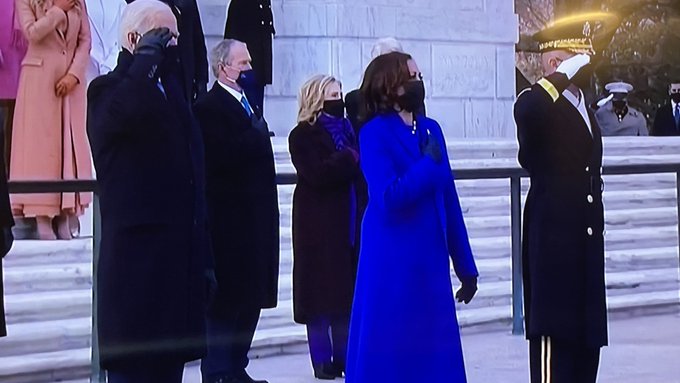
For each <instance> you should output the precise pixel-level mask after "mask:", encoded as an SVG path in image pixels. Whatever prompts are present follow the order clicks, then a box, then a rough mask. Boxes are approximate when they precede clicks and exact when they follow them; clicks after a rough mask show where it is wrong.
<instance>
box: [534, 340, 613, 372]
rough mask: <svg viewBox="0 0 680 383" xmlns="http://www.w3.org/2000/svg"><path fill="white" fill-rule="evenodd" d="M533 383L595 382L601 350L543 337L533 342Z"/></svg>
mask: <svg viewBox="0 0 680 383" xmlns="http://www.w3.org/2000/svg"><path fill="white" fill-rule="evenodd" d="M529 365H530V371H531V383H595V382H596V381H597V369H598V367H599V365H600V349H599V348H587V347H578V346H574V345H572V344H569V343H564V342H558V341H554V340H553V339H552V338H551V337H541V338H538V339H532V340H530V341H529Z"/></svg>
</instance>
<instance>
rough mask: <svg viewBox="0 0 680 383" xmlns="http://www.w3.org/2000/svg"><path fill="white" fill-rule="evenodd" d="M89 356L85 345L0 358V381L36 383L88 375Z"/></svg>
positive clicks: (7, 382) (6, 382) (4, 382)
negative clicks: (76, 347)
mask: <svg viewBox="0 0 680 383" xmlns="http://www.w3.org/2000/svg"><path fill="white" fill-rule="evenodd" d="M90 355H91V350H90V348H89V347H87V348H78V349H72V350H61V351H53V352H42V353H36V354H31V355H15V356H8V357H0V382H3V383H39V382H55V381H61V380H65V379H78V378H84V377H87V376H89V374H90Z"/></svg>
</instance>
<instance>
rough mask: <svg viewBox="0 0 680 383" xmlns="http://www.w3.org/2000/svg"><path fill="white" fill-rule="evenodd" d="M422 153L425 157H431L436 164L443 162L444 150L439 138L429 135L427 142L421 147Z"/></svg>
mask: <svg viewBox="0 0 680 383" xmlns="http://www.w3.org/2000/svg"><path fill="white" fill-rule="evenodd" d="M420 150H421V152H422V153H423V155H424V156H427V157H430V158H431V159H432V161H434V162H435V163H439V162H440V161H441V160H442V149H441V143H440V142H439V139H437V137H435V136H433V135H432V134H429V133H428V135H427V140H426V141H425V143H424V144H423V145H422V146H421V149H420Z"/></svg>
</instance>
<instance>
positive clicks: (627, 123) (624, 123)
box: [595, 101, 649, 137]
mask: <svg viewBox="0 0 680 383" xmlns="http://www.w3.org/2000/svg"><path fill="white" fill-rule="evenodd" d="M595 117H596V118H597V123H598V124H599V125H600V130H601V131H602V136H605V137H607V136H648V135H649V131H648V130H647V120H646V119H645V116H644V115H643V114H642V113H640V112H639V111H638V110H637V109H635V108H633V107H632V106H628V112H627V113H626V115H625V116H623V119H622V120H621V121H619V117H618V116H617V115H616V113H615V112H614V106H613V105H612V102H611V101H609V102H607V103H606V104H604V105H603V106H602V107H600V109H598V110H597V111H596V112H595Z"/></svg>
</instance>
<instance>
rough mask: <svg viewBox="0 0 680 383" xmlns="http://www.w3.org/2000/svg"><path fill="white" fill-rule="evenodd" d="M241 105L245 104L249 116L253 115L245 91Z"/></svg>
mask: <svg viewBox="0 0 680 383" xmlns="http://www.w3.org/2000/svg"><path fill="white" fill-rule="evenodd" d="M241 105H243V107H244V108H245V109H246V113H248V117H250V116H252V115H253V110H252V109H251V108H250V103H248V99H247V98H246V96H245V95H244V94H243V93H242V94H241Z"/></svg>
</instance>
